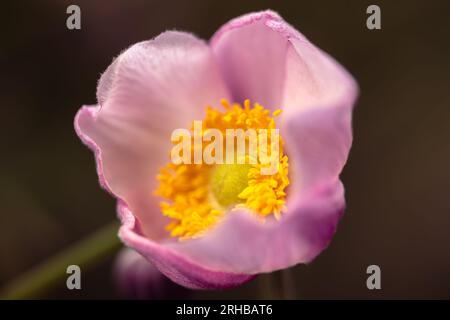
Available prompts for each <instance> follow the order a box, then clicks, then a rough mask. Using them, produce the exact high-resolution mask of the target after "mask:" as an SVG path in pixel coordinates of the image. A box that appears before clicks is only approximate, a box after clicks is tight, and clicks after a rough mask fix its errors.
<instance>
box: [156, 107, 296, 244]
mask: <svg viewBox="0 0 450 320" xmlns="http://www.w3.org/2000/svg"><path fill="white" fill-rule="evenodd" d="M222 105H223V107H224V109H225V111H219V110H216V109H213V108H212V107H207V110H206V116H205V118H204V119H203V122H202V127H201V130H200V134H201V136H202V137H203V138H204V137H205V136H207V135H208V134H209V133H210V132H211V130H210V129H215V130H216V131H217V132H219V133H222V134H223V136H227V133H228V131H229V129H234V130H246V132H249V130H250V131H251V130H257V131H258V134H260V133H261V132H267V131H270V130H272V129H276V125H275V117H277V116H278V115H279V114H280V112H281V111H280V110H277V111H274V112H273V113H272V114H271V113H270V111H269V110H267V109H265V108H264V107H263V106H261V105H259V104H258V103H255V104H254V106H253V107H252V106H251V104H250V101H249V100H246V101H245V102H244V106H242V105H240V104H237V103H235V104H232V105H231V104H229V103H228V101H226V100H222ZM193 127H194V129H191V131H192V132H194V138H193V139H192V140H191V138H189V141H188V142H193V141H194V142H195V140H196V138H195V131H197V133H198V130H196V129H195V122H193ZM208 131H209V133H208ZM258 134H256V135H254V136H253V137H257V140H258V141H257V142H258V143H256V144H254V145H253V146H256V147H257V150H256V151H257V152H256V153H255V154H256V155H257V157H256V158H257V160H258V161H249V160H250V159H253V160H255V154H252V153H251V151H250V150H251V148H250V145H251V142H250V141H249V140H251V139H250V138H251V137H252V135H248V136H245V137H244V138H243V140H242V141H244V142H243V144H244V145H245V146H248V148H244V149H243V150H244V154H243V155H242V154H240V155H239V153H238V152H237V151H238V149H239V142H238V143H237V144H231V145H232V149H231V150H232V151H234V152H236V153H237V156H236V158H235V157H234V154H233V157H232V159H233V162H232V163H228V162H226V163H212V164H211V163H210V162H207V163H203V162H201V163H198V162H195V161H194V162H195V163H191V162H189V163H177V164H175V163H174V162H170V163H169V164H167V165H166V166H164V167H163V168H161V170H160V173H159V174H158V176H157V180H158V181H159V187H158V188H157V190H156V191H155V194H156V195H158V196H160V197H162V198H163V199H164V201H162V202H161V203H160V207H161V211H162V213H163V214H164V215H165V216H167V217H169V218H171V222H170V223H169V224H168V225H167V226H166V229H167V230H168V231H169V232H170V235H171V236H173V237H178V238H179V239H180V240H187V239H191V238H196V237H199V236H202V235H203V234H204V232H205V231H207V230H208V229H210V228H211V227H213V226H214V225H215V224H216V223H217V222H218V221H219V220H220V219H221V218H222V217H223V215H224V214H225V213H226V212H227V211H229V210H233V209H235V208H244V209H247V210H249V211H251V212H253V213H254V214H256V215H257V216H259V217H261V218H264V217H266V216H269V215H274V217H275V218H276V219H280V218H281V212H282V211H284V210H285V202H286V192H285V189H286V187H287V186H288V185H289V177H288V157H287V156H286V155H285V154H284V150H283V140H282V139H281V137H279V136H270V137H266V139H262V138H261V137H260V135H258ZM202 137H200V138H202ZM227 138H228V136H227ZM275 138H279V139H275ZM216 139H217V138H216ZM207 141H209V142H210V144H212V143H213V142H211V139H209V140H207ZM234 141H235V137H233V142H234ZM262 142H264V143H262ZM194 144H195V143H194ZM188 145H189V146H191V147H192V145H191V143H188ZM208 146H209V145H208V144H207V143H205V140H202V142H201V147H202V148H204V149H205V150H206V149H207V148H208ZM225 146H226V147H225ZM191 147H190V148H191ZM228 147H229V144H228V141H227V142H226V143H225V142H224V143H223V144H219V147H218V148H219V149H216V150H215V151H214V152H212V154H214V155H217V154H216V153H217V152H218V150H222V149H223V151H224V158H226V155H225V153H227V152H229V151H230V149H229V148H228ZM239 150H242V149H239ZM268 150H271V152H268ZM275 151H277V152H275ZM187 159H192V157H187ZM238 159H240V160H238ZM243 159H245V161H244V162H242V160H243ZM268 159H271V160H272V161H271V162H270V163H269V162H268V161H267V160H268ZM235 160H236V161H235ZM273 160H276V161H273ZM269 167H270V168H271V170H266V171H265V169H268V168H269ZM273 169H275V170H273ZM268 172H269V173H268Z"/></svg>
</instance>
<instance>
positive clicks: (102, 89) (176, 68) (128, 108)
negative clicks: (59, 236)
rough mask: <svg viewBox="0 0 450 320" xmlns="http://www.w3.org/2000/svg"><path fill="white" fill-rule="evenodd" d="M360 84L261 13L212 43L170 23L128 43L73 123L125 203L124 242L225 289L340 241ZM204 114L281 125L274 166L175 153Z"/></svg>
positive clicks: (194, 282) (202, 283)
mask: <svg viewBox="0 0 450 320" xmlns="http://www.w3.org/2000/svg"><path fill="white" fill-rule="evenodd" d="M357 93H358V88H357V84H356V82H355V80H354V79H353V78H352V76H351V75H350V74H349V73H347V71H346V70H344V69H343V67H341V66H340V65H339V64H338V63H337V62H336V61H335V60H334V59H333V58H331V57H330V56H328V55H327V54H326V53H324V52H323V51H321V50H320V49H318V48H317V47H315V46H314V45H313V44H311V43H310V42H309V41H308V40H307V39H306V38H305V37H304V36H303V35H302V34H300V33H299V32H298V31H296V30H295V29H294V28H293V27H292V26H290V25H289V24H287V23H286V22H285V21H283V20H282V18H281V17H280V16H279V15H278V14H276V13H274V12H272V11H264V12H258V13H251V14H248V15H244V16H241V17H238V18H236V19H233V20H231V21H230V22H228V23H227V24H225V25H224V26H223V27H221V28H220V29H219V30H218V31H217V32H216V34H215V35H214V36H213V38H212V39H211V41H210V42H209V44H208V43H205V42H204V41H202V40H200V39H198V38H196V37H195V36H193V35H192V34H189V33H184V32H175V31H169V32H164V33H162V34H161V35H159V36H158V37H156V38H154V39H153V40H149V41H144V42H141V43H138V44H135V45H133V46H131V47H130V48H128V49H127V50H125V51H124V52H123V53H122V54H120V55H119V56H118V57H117V58H116V59H115V60H114V61H113V63H112V64H111V65H110V66H109V67H108V69H107V70H106V71H105V73H104V74H103V75H102V76H101V78H100V81H99V83H98V87H97V100H98V104H97V105H95V106H83V107H82V108H81V109H80V110H79V112H78V114H77V115H76V118H75V129H76V132H77V134H78V136H79V137H80V138H81V140H82V141H83V142H84V143H85V144H86V145H87V146H89V147H90V148H91V149H92V150H93V151H94V152H95V158H96V162H97V171H98V175H99V179H100V183H101V185H102V186H103V188H105V189H106V190H107V191H109V192H110V193H111V194H112V195H113V196H114V197H116V198H117V200H118V201H117V202H118V214H119V217H120V220H121V222H122V226H121V228H120V230H119V236H120V238H121V239H122V241H123V242H124V243H125V244H126V245H127V246H129V247H131V248H134V249H135V250H136V251H138V252H139V253H140V254H141V255H142V256H144V257H145V258H146V259H147V260H149V261H150V262H151V263H153V264H154V265H155V266H156V267H157V268H158V269H159V270H160V271H161V272H162V273H163V274H165V275H166V276H168V277H169V278H170V279H172V280H173V281H175V282H176V283H178V284H181V285H183V286H186V287H189V288H195V289H216V288H228V287H233V286H237V285H239V284H241V283H243V282H246V281H248V280H250V279H252V278H254V277H255V276H256V275H257V274H259V273H267V272H272V271H275V270H279V269H284V268H287V267H290V266H293V265H296V264H299V263H308V262H310V261H311V260H312V259H314V258H315V257H316V256H317V255H318V254H319V253H320V252H321V251H322V250H324V248H325V247H326V246H327V245H328V243H329V242H330V240H331V238H332V236H333V234H334V232H335V230H336V226H337V223H338V220H339V218H340V217H341V216H342V214H343V211H344V207H345V200H344V188H343V185H342V183H341V181H340V180H339V174H340V172H341V170H342V168H343V166H344V164H345V162H346V159H347V156H348V153H349V149H350V146H351V142H352V131H351V115H352V108H353V104H354V102H355V99H356V96H357ZM221 104H222V106H221ZM278 109H280V110H281V111H282V112H281V111H280V110H278ZM280 112H281V114H280ZM275 117H276V122H275ZM200 119H203V120H204V123H206V124H209V127H213V126H218V127H219V129H220V130H224V129H226V128H227V127H230V128H244V129H246V128H252V127H253V128H278V129H279V132H280V136H281V139H282V141H281V142H282V143H281V145H282V148H281V155H280V163H279V170H278V172H277V173H276V174H274V175H269V176H265V177H262V176H259V175H258V173H257V171H255V170H254V169H255V168H252V167H249V166H248V165H235V166H231V167H224V166H221V165H204V164H202V165H194V164H192V165H186V164H181V165H175V164H173V163H170V158H169V156H168V155H169V154H170V150H171V146H172V142H171V133H172V132H173V130H174V129H177V128H189V127H190V126H191V125H192V123H193V121H194V120H200ZM288 168H289V170H288ZM218 177H219V178H218Z"/></svg>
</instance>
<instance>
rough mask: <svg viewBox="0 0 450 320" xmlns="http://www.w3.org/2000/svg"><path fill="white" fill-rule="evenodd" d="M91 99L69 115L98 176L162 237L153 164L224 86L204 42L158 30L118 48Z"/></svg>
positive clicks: (154, 235) (146, 226)
mask: <svg viewBox="0 0 450 320" xmlns="http://www.w3.org/2000/svg"><path fill="white" fill-rule="evenodd" d="M97 96H98V101H99V106H94V107H86V106H85V107H83V108H81V109H80V111H79V112H78V114H77V116H76V118H75V129H76V132H77V134H78V135H79V136H80V138H81V139H82V140H83V141H84V142H85V143H86V144H87V145H88V146H89V147H90V148H91V149H93V150H94V152H95V154H96V161H97V169H98V174H99V177H100V182H101V184H102V186H103V187H104V188H106V189H107V190H108V191H110V192H111V193H112V194H113V195H115V196H116V197H117V198H118V199H120V200H121V201H123V202H125V203H127V204H128V205H129V206H130V208H131V209H132V210H133V213H134V214H135V215H136V216H137V217H138V219H139V220H140V222H141V224H142V228H143V232H144V233H145V234H146V235H147V236H148V237H150V238H152V239H160V238H162V237H165V236H166V232H165V231H164V228H163V225H165V224H166V223H167V221H166V218H165V217H163V216H162V214H161V212H160V210H159V207H158V203H157V199H156V197H154V196H153V195H152V192H153V191H154V190H155V188H156V183H157V181H156V179H155V177H156V175H157V172H158V169H159V168H160V167H161V166H162V165H164V164H165V163H166V162H167V161H169V160H170V158H169V152H170V148H171V142H170V136H171V133H172V131H173V130H174V129H176V128H188V127H190V124H191V122H192V120H195V119H202V118H203V112H204V109H205V107H206V106H207V105H213V106H214V105H216V104H219V103H220V99H221V98H228V92H227V89H226V87H225V85H224V82H223V81H222V78H221V77H220V74H219V71H218V68H217V66H216V63H215V61H214V58H213V55H212V52H211V50H210V48H209V47H208V46H207V44H206V43H204V42H203V41H201V40H199V39H197V38H195V37H194V36H192V35H190V34H187V33H181V32H166V33H163V34H162V35H160V36H158V37H157V38H155V39H154V40H150V41H145V42H141V43H138V44H136V45H134V46H132V47H130V48H129V49H127V50H126V51H124V52H123V53H122V54H121V55H120V56H119V57H117V58H116V59H115V61H114V62H113V63H112V64H111V66H110V67H109V68H108V69H107V70H106V72H105V73H104V74H103V76H102V77H101V79H100V81H99V85H98V90H97Z"/></svg>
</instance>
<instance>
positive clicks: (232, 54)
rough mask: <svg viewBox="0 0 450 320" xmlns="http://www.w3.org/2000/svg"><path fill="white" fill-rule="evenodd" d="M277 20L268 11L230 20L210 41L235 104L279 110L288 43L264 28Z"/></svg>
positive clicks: (273, 14) (276, 33)
mask: <svg viewBox="0 0 450 320" xmlns="http://www.w3.org/2000/svg"><path fill="white" fill-rule="evenodd" d="M278 19H280V18H279V17H278V15H277V14H276V13H274V12H271V11H265V12H259V13H252V14H248V15H245V16H242V17H239V18H236V19H233V20H231V21H230V22H228V23H227V24H225V25H224V26H223V27H222V28H220V29H219V30H218V31H217V32H216V34H215V35H214V36H213V37H212V39H211V47H212V48H213V51H214V54H215V55H216V57H217V61H218V63H219V64H220V68H221V71H222V74H223V76H224V78H225V80H226V82H227V84H228V86H229V88H230V90H231V93H232V96H233V99H234V101H237V102H243V101H244V100H245V99H251V100H252V101H255V102H259V103H261V104H262V105H264V106H265V107H266V108H271V109H273V108H279V107H281V105H280V102H281V99H282V93H283V82H284V77H285V75H284V73H285V60H286V50H287V41H286V38H285V37H281V36H280V34H279V33H278V32H276V31H273V30H272V29H271V28H270V27H268V26H267V23H268V22H270V21H275V20H278Z"/></svg>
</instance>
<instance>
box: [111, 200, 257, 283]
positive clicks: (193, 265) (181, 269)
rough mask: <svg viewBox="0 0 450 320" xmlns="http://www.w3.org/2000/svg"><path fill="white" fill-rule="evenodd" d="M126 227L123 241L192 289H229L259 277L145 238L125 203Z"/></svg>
mask: <svg viewBox="0 0 450 320" xmlns="http://www.w3.org/2000/svg"><path fill="white" fill-rule="evenodd" d="M118 212H119V216H120V217H121V219H122V227H121V228H120V231H119V236H120V238H121V239H122V241H123V242H124V243H125V244H126V245H128V246H130V247H132V248H134V249H135V250H137V251H138V252H139V253H141V254H142V255H143V256H144V257H145V258H146V259H148V261H150V262H151V263H153V264H154V265H155V266H156V267H157V268H158V269H159V270H160V271H161V272H162V273H163V274H164V275H166V276H167V277H168V278H170V279H171V280H172V281H174V282H175V283H178V284H179V285H182V286H184V287H187V288H191V289H226V288H232V287H235V286H238V285H240V284H242V283H245V282H247V281H250V280H252V279H253V278H254V277H255V276H253V275H247V274H236V273H232V272H224V271H222V270H214V269H211V268H208V267H206V266H203V265H202V264H201V263H199V261H196V260H190V259H188V258H187V257H186V256H185V255H182V254H180V253H179V252H176V251H175V250H173V249H171V248H170V246H167V245H166V246H164V245H160V244H158V243H155V242H154V241H151V240H149V239H148V238H147V237H145V236H144V235H143V234H142V232H141V230H140V225H139V222H138V221H137V220H136V218H135V216H134V215H133V214H132V213H131V211H130V210H129V209H128V207H127V206H126V205H125V204H124V203H119V205H118Z"/></svg>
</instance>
